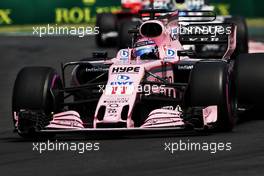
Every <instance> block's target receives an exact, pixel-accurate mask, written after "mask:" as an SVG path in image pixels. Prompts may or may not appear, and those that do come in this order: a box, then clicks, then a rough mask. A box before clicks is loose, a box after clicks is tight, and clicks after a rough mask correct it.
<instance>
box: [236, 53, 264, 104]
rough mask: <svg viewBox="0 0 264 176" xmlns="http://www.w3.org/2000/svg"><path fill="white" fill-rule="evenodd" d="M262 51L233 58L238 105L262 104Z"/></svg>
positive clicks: (263, 63) (263, 87) (263, 84)
mask: <svg viewBox="0 0 264 176" xmlns="http://www.w3.org/2000/svg"><path fill="white" fill-rule="evenodd" d="M263 68H264V53H252V54H241V55H239V56H238V57H237V59H236V60H235V66H234V75H235V81H236V82H235V85H236V96H237V99H238V104H239V105H240V106H259V107H262V108H263V105H264V102H263V100H264V69H263Z"/></svg>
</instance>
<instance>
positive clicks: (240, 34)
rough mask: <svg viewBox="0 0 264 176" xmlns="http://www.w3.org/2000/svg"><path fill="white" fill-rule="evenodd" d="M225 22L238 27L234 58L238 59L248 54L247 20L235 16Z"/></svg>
mask: <svg viewBox="0 0 264 176" xmlns="http://www.w3.org/2000/svg"><path fill="white" fill-rule="evenodd" d="M225 22H226V23H232V24H235V25H236V26H237V34H236V49H235V51H234V53H233V55H232V57H233V58H236V57H238V55H239V54H242V53H248V28H247V24H246V20H245V18H243V17H239V16H234V17H231V18H226V19H225Z"/></svg>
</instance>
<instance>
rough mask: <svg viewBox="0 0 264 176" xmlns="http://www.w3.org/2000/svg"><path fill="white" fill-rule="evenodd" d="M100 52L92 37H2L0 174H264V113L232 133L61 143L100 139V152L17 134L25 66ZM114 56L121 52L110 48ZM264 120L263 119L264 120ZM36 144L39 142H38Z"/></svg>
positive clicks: (51, 63)
mask: <svg viewBox="0 0 264 176" xmlns="http://www.w3.org/2000/svg"><path fill="white" fill-rule="evenodd" d="M96 50H98V49H97V48H96V46H95V44H94V39H93V38H92V37H91V38H82V39H80V38H77V37H76V38H74V37H71V38H69V37H68V38H67V37H63V38H62V37H50V38H37V37H35V38H33V37H0V53H1V54H0V57H1V60H0V61H1V62H0V90H1V91H0V175H2V176H4V175H9V176H10V175H19V176H23V175H25V176H29V175H34V176H37V175H63V176H67V175H75V176H78V175H86V176H89V175H127V176H128V175H159V176H160V175H162V176H165V175H242V176H243V175H262V174H263V173H264V167H263V166H264V117H263V116H264V115H250V114H249V115H248V116H247V119H249V120H246V121H243V122H242V123H239V124H238V125H237V126H236V128H235V129H234V131H233V132H231V133H216V134H210V135H198V136H189V135H186V136H182V135H176V136H173V137H166V136H165V137H164V136H163V137H155V138H153V137H143V138H142V137H141V138H137V137H116V138H108V137H107V135H106V136H105V137H100V138H98V139H94V138H89V135H88V136H86V137H84V138H83V137H79V139H78V140H75V139H71V140H69V139H68V138H67V136H62V137H59V138H58V142H68V143H69V142H99V143H100V149H99V151H86V152H85V153H83V154H78V152H74V151H56V152H55V151H46V152H43V153H42V154H40V153H39V152H37V151H33V144H32V141H25V140H23V139H22V138H20V137H19V136H18V135H17V134H14V133H12V120H11V112H10V108H11V94H12V87H13V84H14V80H15V77H16V74H17V72H18V71H19V70H20V69H21V68H22V67H24V66H37V65H46V66H52V67H55V68H59V64H60V62H62V61H70V60H76V59H81V58H84V57H87V56H90V54H91V52H92V51H96ZM107 50H108V51H109V53H110V54H109V55H112V56H113V54H114V53H115V51H114V50H113V49H107ZM261 119H263V120H261ZM180 140H181V141H183V142H188V141H189V142H196V143H203V142H207V143H209V142H213V143H215V142H223V143H228V142H230V143H231V146H232V149H231V150H230V151H217V152H216V153H215V154H212V153H211V152H210V151H175V152H174V153H173V154H172V153H171V152H169V151H168V150H167V151H165V150H164V147H165V145H164V143H165V142H166V143H170V142H178V143H179V142H180ZM33 142H34V141H33Z"/></svg>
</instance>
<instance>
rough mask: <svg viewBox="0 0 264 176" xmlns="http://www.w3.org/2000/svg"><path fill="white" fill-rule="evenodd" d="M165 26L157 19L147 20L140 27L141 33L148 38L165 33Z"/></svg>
mask: <svg viewBox="0 0 264 176" xmlns="http://www.w3.org/2000/svg"><path fill="white" fill-rule="evenodd" d="M163 28H164V26H163V25H162V24H161V23H159V22H157V21H153V22H151V21H149V22H145V23H143V24H142V25H141V27H140V34H141V35H142V36H144V37H148V38H156V37H159V36H160V35H161V34H162V33H163Z"/></svg>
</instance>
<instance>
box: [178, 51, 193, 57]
mask: <svg viewBox="0 0 264 176" xmlns="http://www.w3.org/2000/svg"><path fill="white" fill-rule="evenodd" d="M177 55H178V56H179V57H181V56H188V57H196V53H195V52H194V51H193V50H178V51H177Z"/></svg>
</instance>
